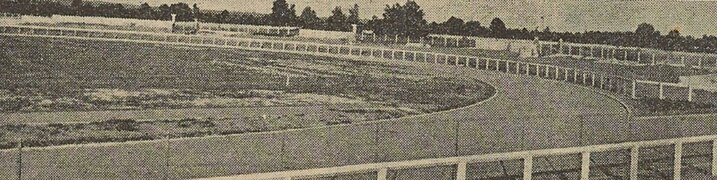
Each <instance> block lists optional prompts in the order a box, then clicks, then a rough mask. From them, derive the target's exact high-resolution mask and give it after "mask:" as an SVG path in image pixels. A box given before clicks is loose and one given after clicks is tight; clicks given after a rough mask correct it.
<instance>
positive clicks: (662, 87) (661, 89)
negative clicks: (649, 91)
mask: <svg viewBox="0 0 717 180" xmlns="http://www.w3.org/2000/svg"><path fill="white" fill-rule="evenodd" d="M658 85H659V86H660V96H659V97H660V99H665V92H664V91H665V87H664V85H663V84H662V83H661V82H660V83H658Z"/></svg>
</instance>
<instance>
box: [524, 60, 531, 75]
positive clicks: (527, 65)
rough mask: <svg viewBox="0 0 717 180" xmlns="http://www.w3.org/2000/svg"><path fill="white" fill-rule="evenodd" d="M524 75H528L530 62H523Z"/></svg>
mask: <svg viewBox="0 0 717 180" xmlns="http://www.w3.org/2000/svg"><path fill="white" fill-rule="evenodd" d="M525 75H528V76H530V63H526V64H525Z"/></svg>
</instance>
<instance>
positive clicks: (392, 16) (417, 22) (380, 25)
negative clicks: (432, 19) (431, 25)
mask: <svg viewBox="0 0 717 180" xmlns="http://www.w3.org/2000/svg"><path fill="white" fill-rule="evenodd" d="M384 11H385V12H384V13H383V19H380V20H372V21H374V22H372V24H374V25H373V26H374V28H375V29H374V32H376V33H378V34H386V35H399V36H410V37H412V38H418V37H425V36H426V35H428V31H427V28H426V27H427V22H426V20H425V19H424V18H423V16H424V13H423V10H421V7H420V6H419V5H418V4H417V3H416V2H415V1H412V0H409V1H407V2H406V4H405V5H403V6H401V4H395V5H393V6H389V5H386V8H384Z"/></svg>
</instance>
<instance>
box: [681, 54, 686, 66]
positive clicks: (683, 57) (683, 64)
mask: <svg viewBox="0 0 717 180" xmlns="http://www.w3.org/2000/svg"><path fill="white" fill-rule="evenodd" d="M680 62H681V63H682V66H687V64H685V56H682V57H680Z"/></svg>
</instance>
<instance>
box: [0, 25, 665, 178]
mask: <svg viewBox="0 0 717 180" xmlns="http://www.w3.org/2000/svg"><path fill="white" fill-rule="evenodd" d="M0 37H1V36H0ZM98 40H102V39H98ZM354 59H357V60H369V59H359V58H354ZM371 60H375V59H371ZM382 61H385V62H386V63H400V64H407V65H414V66H419V67H420V68H425V69H426V71H429V72H434V73H435V74H436V75H437V76H446V77H452V78H456V77H457V78H470V79H475V80H477V81H483V82H486V83H488V84H491V85H493V86H494V87H495V88H496V91H497V93H496V94H495V96H494V97H492V98H490V99H488V100H486V101H484V102H480V103H478V104H475V105H471V106H468V107H464V108H459V109H454V110H449V111H444V112H438V113H432V114H426V115H419V116H412V117H405V118H400V119H394V120H386V121H380V122H373V123H365V124H353V125H342V126H332V127H323V128H311V129H303V130H289V131H279V132H269V133H254V134H241V135H230V136H214V137H204V138H185V139H176V140H171V143H169V149H170V150H169V151H165V150H162V149H163V147H165V143H164V142H162V141H147V142H130V143H108V144H94V145H71V146H59V147H53V148H38V149H32V148H28V150H27V152H24V156H26V157H28V158H26V159H23V161H24V164H26V165H25V166H24V168H25V169H28V170H27V171H26V172H24V174H23V176H24V177H27V178H30V179H52V178H62V179H82V177H85V176H87V175H89V174H92V175H93V176H97V175H100V176H102V177H106V178H118V179H136V178H142V179H146V178H170V179H176V178H198V177H214V176H228V175H235V174H245V173H257V172H270V171H281V170H294V169H308V168H318V167H331V166H341V165H350V164H362V163H372V162H387V161H400V160H411V159H422V158H436V157H448V156H457V155H472V154H485V153H493V152H506V151H518V150H529V149H544V148H556V147H570V146H580V145H588V144H603V143H612V142H622V141H628V140H631V139H627V138H629V137H633V138H635V135H636V134H645V133H638V132H635V131H631V130H630V129H631V128H632V127H631V126H633V125H632V124H631V123H630V118H629V112H628V110H627V109H626V107H624V106H623V105H622V104H621V103H620V102H619V101H618V100H616V99H614V98H611V97H610V96H608V95H605V94H602V93H601V92H599V91H598V90H592V89H588V88H584V87H579V86H577V85H572V84H569V83H564V82H558V81H553V80H545V79H540V78H537V77H532V76H526V75H515V74H505V73H501V72H495V71H485V70H477V69H473V68H467V67H455V66H449V65H435V64H428V63H415V62H405V61H389V60H382ZM652 133H655V132H652ZM657 133H659V132H657ZM648 134H649V132H648ZM210 145H211V146H210ZM216 145H221V146H216ZM147 147H156V148H147ZM107 149H112V152H111V153H108V152H107ZM9 153H11V152H0V154H4V155H2V156H0V162H2V164H4V165H2V166H0V169H3V170H2V171H0V172H4V173H2V174H0V175H2V176H0V177H5V178H12V177H13V176H14V172H15V171H14V168H15V167H14V163H13V161H14V160H15V159H14V158H13V156H11V155H10V154H9ZM137 153H141V154H143V155H141V156H137V155H134V154H137ZM153 154H155V155H153ZM32 157H40V158H32ZM70 157H72V158H70ZM70 159H71V160H70ZM33 161H35V162H33ZM44 161H47V162H44ZM578 163H579V161H578ZM90 164H97V166H91V165H90ZM108 164H109V165H108ZM88 165H90V166H88ZM166 165H169V167H170V168H166ZM536 166H540V165H539V163H538V165H536ZM536 169H541V167H536ZM449 177H450V176H449ZM5 178H2V179H5ZM407 178H409V177H407ZM423 178H425V177H423ZM432 178H433V177H432Z"/></svg>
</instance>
